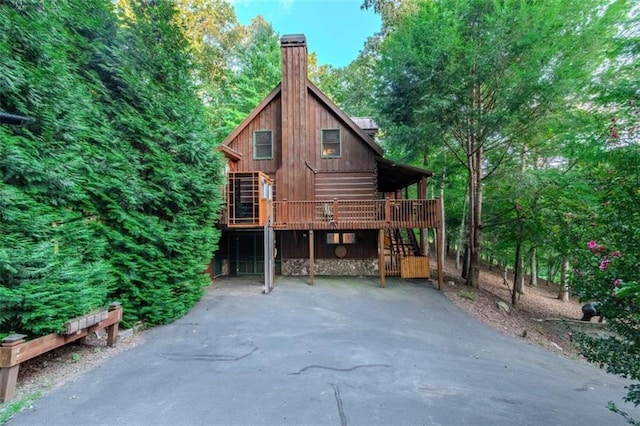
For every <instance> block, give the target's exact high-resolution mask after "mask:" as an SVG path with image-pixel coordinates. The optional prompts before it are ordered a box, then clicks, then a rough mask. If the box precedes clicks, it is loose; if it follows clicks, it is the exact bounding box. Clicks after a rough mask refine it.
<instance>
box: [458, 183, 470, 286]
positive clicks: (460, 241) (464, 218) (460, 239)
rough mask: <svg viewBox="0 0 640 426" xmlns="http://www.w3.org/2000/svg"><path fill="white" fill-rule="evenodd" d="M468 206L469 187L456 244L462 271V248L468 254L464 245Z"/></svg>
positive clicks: (465, 194)
mask: <svg viewBox="0 0 640 426" xmlns="http://www.w3.org/2000/svg"><path fill="white" fill-rule="evenodd" d="M467 204H469V187H468V186H467V189H466V190H465V192H464V200H463V203H462V221H461V222H460V232H459V233H458V242H457V244H456V246H457V250H456V269H460V266H461V265H460V251H461V250H462V247H463V245H464V247H465V253H466V247H467V244H466V243H464V235H465V231H466V229H465V223H466V221H467ZM466 277H467V276H466V274H464V275H462V278H466Z"/></svg>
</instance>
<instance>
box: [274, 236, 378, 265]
mask: <svg viewBox="0 0 640 426" xmlns="http://www.w3.org/2000/svg"><path fill="white" fill-rule="evenodd" d="M328 232H334V231H316V232H315V236H314V241H313V251H314V256H315V257H316V258H317V259H339V257H338V256H336V254H335V250H336V247H338V245H339V244H327V233H328ZM340 232H355V234H356V244H342V246H343V247H345V248H346V254H345V256H344V257H343V258H342V259H374V258H376V257H377V256H378V246H377V243H378V232H377V231H362V230H361V231H340ZM278 234H279V235H280V236H281V238H282V240H281V241H282V247H281V251H282V253H279V254H278V255H279V256H281V258H282V259H308V258H309V233H308V232H307V231H282V232H279V233H278Z"/></svg>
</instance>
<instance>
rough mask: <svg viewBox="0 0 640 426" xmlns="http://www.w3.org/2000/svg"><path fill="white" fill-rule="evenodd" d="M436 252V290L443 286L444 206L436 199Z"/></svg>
mask: <svg viewBox="0 0 640 426" xmlns="http://www.w3.org/2000/svg"><path fill="white" fill-rule="evenodd" d="M437 200H438V202H437V207H436V208H437V210H438V211H437V218H438V220H437V225H436V226H437V227H436V252H437V257H438V290H442V285H443V284H444V239H445V236H444V205H443V203H442V198H437Z"/></svg>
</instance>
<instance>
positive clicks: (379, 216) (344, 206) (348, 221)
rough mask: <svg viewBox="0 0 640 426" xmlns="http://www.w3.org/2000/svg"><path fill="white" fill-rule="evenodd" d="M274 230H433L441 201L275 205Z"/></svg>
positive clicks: (339, 201)
mask: <svg viewBox="0 0 640 426" xmlns="http://www.w3.org/2000/svg"><path fill="white" fill-rule="evenodd" d="M273 205H274V221H273V226H274V228H276V229H384V228H435V227H437V226H438V225H439V223H440V220H441V206H440V199H439V198H436V199H430V200H395V199H386V200H365V201H362V200H333V201H287V200H283V201H275V202H274V203H273Z"/></svg>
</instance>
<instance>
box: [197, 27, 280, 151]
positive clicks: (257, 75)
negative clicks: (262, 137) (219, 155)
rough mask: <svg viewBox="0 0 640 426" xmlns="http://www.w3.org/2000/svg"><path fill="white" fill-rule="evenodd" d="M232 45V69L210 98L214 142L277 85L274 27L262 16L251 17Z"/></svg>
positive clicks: (277, 46) (230, 130)
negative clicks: (217, 91) (248, 24)
mask: <svg viewBox="0 0 640 426" xmlns="http://www.w3.org/2000/svg"><path fill="white" fill-rule="evenodd" d="M243 33H244V35H243V36H242V39H241V40H240V41H238V44H237V45H236V46H235V50H234V52H233V53H232V54H229V55H228V61H229V62H231V63H233V67H232V68H231V69H230V70H229V72H228V73H227V76H226V82H225V84H224V85H223V86H221V87H220V88H219V91H220V93H219V94H218V95H217V97H216V98H215V99H213V98H212V99H211V102H210V108H209V116H210V117H211V122H212V123H213V124H214V127H215V132H216V140H217V141H218V142H222V140H223V139H224V138H225V137H226V136H227V135H229V133H231V132H232V131H233V129H235V128H236V127H237V126H238V124H240V122H241V121H242V120H243V119H244V118H245V117H246V116H247V115H249V113H250V112H251V111H252V110H253V109H254V108H255V107H256V106H257V105H258V104H259V103H260V102H261V101H262V99H264V98H265V97H266V96H267V95H268V94H269V92H271V91H272V90H273V89H274V88H275V87H276V85H277V84H278V83H279V82H280V43H279V38H278V35H277V34H276V33H275V32H274V30H273V28H272V27H271V25H270V24H269V23H267V22H266V21H265V20H264V19H262V18H261V17H257V18H254V19H253V21H252V22H251V25H250V26H249V27H246V28H244V29H243Z"/></svg>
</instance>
